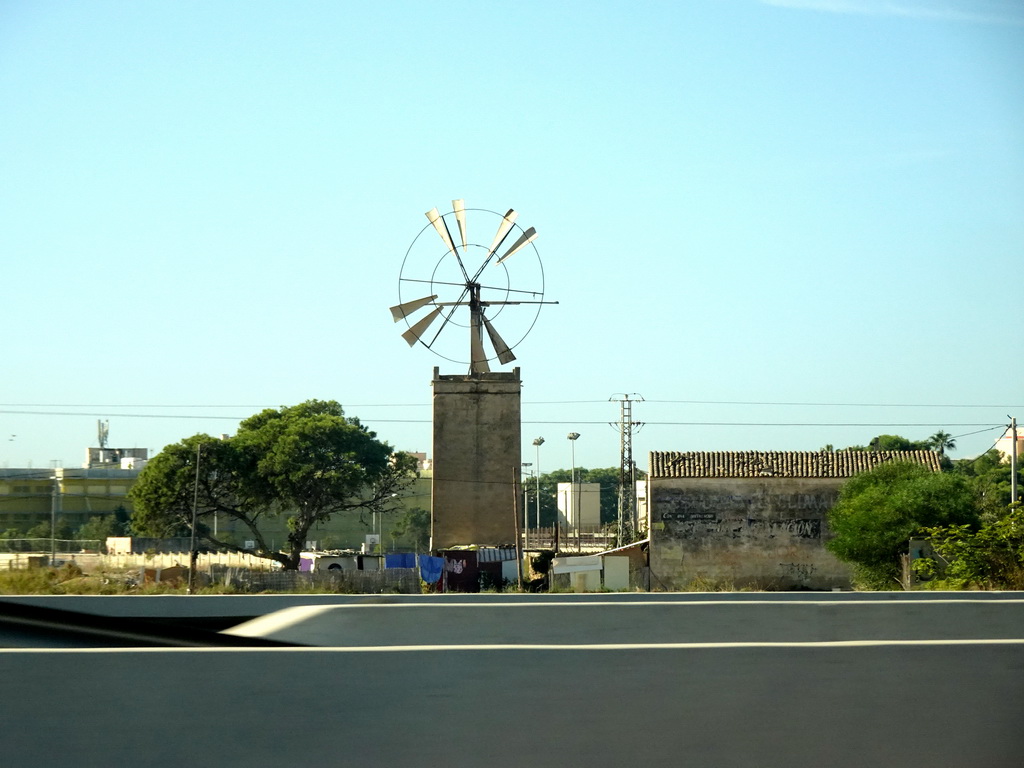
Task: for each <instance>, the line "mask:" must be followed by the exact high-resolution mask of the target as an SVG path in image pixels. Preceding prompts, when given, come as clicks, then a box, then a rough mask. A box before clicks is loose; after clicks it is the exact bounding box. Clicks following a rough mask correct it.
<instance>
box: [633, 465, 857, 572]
mask: <svg viewBox="0 0 1024 768" xmlns="http://www.w3.org/2000/svg"><path fill="white" fill-rule="evenodd" d="M842 482H843V480H842V479H838V478H829V479H807V478H783V477H774V478H655V479H652V480H651V491H650V495H651V502H650V506H651V548H650V558H651V574H652V579H651V585H652V588H656V589H658V588H660V589H665V590H678V589H686V587H687V585H689V584H690V583H692V582H693V581H695V580H698V579H704V580H707V581H711V582H715V583H720V584H723V585H730V584H731V585H732V586H734V587H737V588H740V587H760V588H767V589H772V588H775V589H800V588H804V589H831V588H833V587H846V588H849V587H850V577H851V572H850V569H849V567H848V566H847V565H845V564H844V563H842V562H840V561H839V560H838V559H836V557H835V556H834V555H832V554H831V553H830V552H828V551H827V550H826V549H825V546H824V544H825V541H826V540H827V539H828V537H829V535H830V534H829V531H828V526H827V522H826V519H825V513H826V512H827V510H828V509H830V508H831V506H832V505H833V504H834V503H835V501H836V499H837V498H838V496H839V487H840V486H841V485H842Z"/></svg>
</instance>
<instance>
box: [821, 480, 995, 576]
mask: <svg viewBox="0 0 1024 768" xmlns="http://www.w3.org/2000/svg"><path fill="white" fill-rule="evenodd" d="M977 521H978V512H977V507H976V505H975V495H974V492H973V490H972V488H971V487H970V485H969V484H968V483H967V481H966V480H965V478H963V477H962V476H959V475H954V474H947V473H943V472H932V471H930V470H929V469H927V468H926V467H923V466H921V465H920V464H914V463H911V462H903V461H895V462H890V463H886V464H882V465H881V466H879V467H877V468H875V469H873V470H871V471H870V472H864V473H862V474H860V475H855V476H854V477H852V478H850V479H849V480H848V481H847V482H846V483H845V484H844V485H843V487H842V489H841V490H840V493H839V500H838V501H837V502H836V504H835V506H833V507H832V509H831V510H830V511H829V513H828V523H829V527H830V529H831V530H832V533H833V534H834V538H832V539H831V540H830V541H828V542H827V543H826V545H825V546H826V547H827V548H828V549H829V550H830V551H831V552H832V553H833V554H835V555H836V556H837V557H838V558H839V559H840V560H844V561H846V562H849V563H852V564H853V565H854V567H855V569H856V572H857V576H858V581H859V582H860V583H862V584H863V585H865V586H869V587H873V588H876V589H884V588H892V587H894V586H895V585H896V584H898V583H900V579H899V576H900V555H901V554H903V553H904V552H905V551H906V549H907V542H908V541H909V539H910V538H911V536H914V535H916V534H919V533H920V532H921V531H922V529H923V528H925V527H934V526H949V525H968V526H975V525H976V524H977Z"/></svg>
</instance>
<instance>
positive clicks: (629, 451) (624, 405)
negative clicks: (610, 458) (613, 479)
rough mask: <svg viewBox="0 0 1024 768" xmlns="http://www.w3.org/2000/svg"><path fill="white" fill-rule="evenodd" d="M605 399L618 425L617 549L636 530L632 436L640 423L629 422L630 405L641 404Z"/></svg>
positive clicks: (626, 399) (620, 398)
mask: <svg viewBox="0 0 1024 768" xmlns="http://www.w3.org/2000/svg"><path fill="white" fill-rule="evenodd" d="M630 397H631V396H630V395H627V394H623V395H620V396H618V397H616V396H614V395H613V396H612V397H609V398H608V400H609V401H613V400H614V401H618V403H619V423H618V424H612V426H613V427H617V428H618V430H619V536H618V546H620V547H621V546H623V545H624V544H627V543H629V542H630V541H631V540H632V537H633V532H634V531H635V530H636V528H637V525H636V463H635V462H634V461H633V433H634V432H635V431H637V430H638V429H640V428H641V427H642V426H643V422H639V421H633V403H634V402H643V397H642V396H640V395H638V394H637V393H635V392H634V393H633V394H632V397H633V398H634V399H630Z"/></svg>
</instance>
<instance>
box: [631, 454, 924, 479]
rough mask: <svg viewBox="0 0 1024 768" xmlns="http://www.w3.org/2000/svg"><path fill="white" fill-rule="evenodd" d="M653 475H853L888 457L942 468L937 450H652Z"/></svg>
mask: <svg viewBox="0 0 1024 768" xmlns="http://www.w3.org/2000/svg"><path fill="white" fill-rule="evenodd" d="M650 458H651V460H650V464H649V467H650V476H651V477H806V478H811V477H852V476H853V475H856V474H858V473H860V472H866V471H868V470H869V469H874V468H875V467H877V466H878V465H879V464H884V463H886V462H889V461H911V462H914V463H915V464H922V465H924V466H925V467H927V468H928V469H930V470H932V471H933V472H939V471H941V467H940V466H939V455H938V454H937V453H935V452H934V451H835V452H832V451H689V452H686V453H679V452H678V451H652V452H651V457H650Z"/></svg>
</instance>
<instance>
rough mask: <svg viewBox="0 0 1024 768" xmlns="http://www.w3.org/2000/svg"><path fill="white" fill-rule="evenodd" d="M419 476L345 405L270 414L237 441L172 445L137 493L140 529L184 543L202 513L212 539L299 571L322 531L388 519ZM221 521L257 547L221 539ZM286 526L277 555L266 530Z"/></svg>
mask: <svg viewBox="0 0 1024 768" xmlns="http://www.w3.org/2000/svg"><path fill="white" fill-rule="evenodd" d="M197 467H198V471H197ZM414 477H415V459H414V458H413V457H411V456H409V455H408V454H405V453H396V452H395V451H393V450H392V448H391V446H389V445H388V444H387V443H384V442H381V441H380V440H377V438H376V435H375V434H374V433H373V432H371V431H370V430H369V429H367V428H366V427H364V426H363V425H362V424H360V422H359V420H358V419H355V418H348V417H346V416H345V415H344V411H343V410H342V407H341V406H340V405H339V404H338V403H337V402H335V401H333V400H331V401H321V400H309V401H307V402H305V403H301V404H300V405H296V406H291V407H284V408H280V409H267V410H264V411H262V412H260V413H258V414H256V415H254V416H252V417H250V418H248V419H246V420H245V421H243V422H242V423H241V424H240V425H239V429H238V433H237V434H236V435H235V436H234V437H231V438H227V439H224V440H217V439H214V438H212V437H210V436H208V435H194V436H192V437H189V438H186V439H184V440H182V441H181V442H179V443H176V444H174V445H170V446H167V447H166V448H165V449H164V450H163V451H161V452H160V453H159V454H158V455H157V456H156V457H154V459H153V460H152V461H150V462H149V463H148V464H147V465H146V466H145V467H144V468H143V470H142V472H140V473H139V479H138V481H137V482H136V484H135V486H134V487H133V488H132V491H131V498H132V501H133V502H134V505H135V514H134V516H133V519H132V528H133V530H134V531H135V532H136V533H139V534H143V535H152V536H166V535H174V534H181V533H183V532H185V531H187V530H189V528H190V520H191V515H192V509H193V505H194V506H195V509H196V516H197V520H198V522H199V525H197V535H199V536H201V537H202V538H203V539H204V540H206V541H208V542H209V543H211V544H213V545H214V546H217V547H222V548H226V549H231V550H236V551H251V552H253V553H254V554H256V555H259V556H261V557H266V558H269V559H272V560H276V561H277V562H279V563H281V565H282V566H283V567H284V568H286V569H296V568H298V565H299V555H300V553H301V551H302V549H303V547H304V545H305V542H306V540H307V536H308V533H309V531H310V529H311V528H312V527H313V526H314V525H316V524H318V523H322V522H326V521H327V520H329V519H330V518H331V517H332V516H333V515H336V514H339V513H346V512H355V511H378V512H385V511H388V510H390V509H391V508H392V507H393V506H394V502H395V501H396V498H395V497H396V496H397V495H398V493H399V492H400V491H401V490H402V489H403V488H405V487H406V485H408V484H409V483H410V482H411V481H412V480H413V479H414ZM214 514H220V515H226V516H228V517H231V518H234V519H235V520H237V521H238V523H240V524H241V525H242V526H243V527H244V528H245V529H246V530H247V532H248V535H249V537H250V538H251V540H252V541H254V542H255V547H254V548H253V549H245V548H244V547H240V546H238V545H237V544H235V543H232V542H231V541H228V540H225V539H218V538H217V537H216V536H215V535H214V534H213V532H212V530H211V528H210V526H209V525H207V521H209V520H210V519H211V518H212V516H213V515H214ZM281 517H283V518H284V520H285V522H286V524H287V528H288V535H287V540H286V543H285V546H284V548H283V549H281V550H275V549H272V548H271V547H270V546H269V545H268V543H267V538H266V536H265V534H264V530H263V529H264V528H265V521H267V520H268V519H270V518H281Z"/></svg>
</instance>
